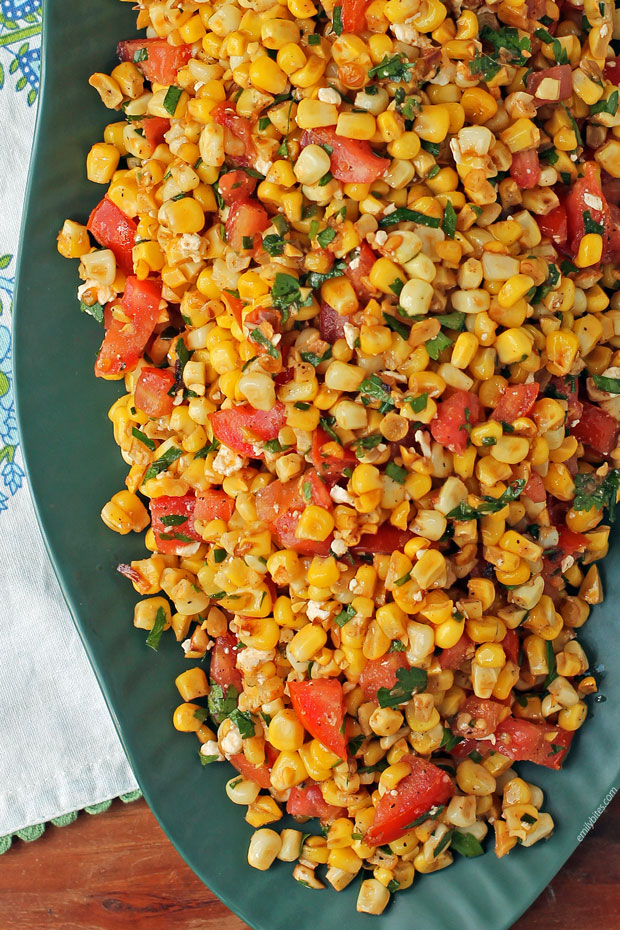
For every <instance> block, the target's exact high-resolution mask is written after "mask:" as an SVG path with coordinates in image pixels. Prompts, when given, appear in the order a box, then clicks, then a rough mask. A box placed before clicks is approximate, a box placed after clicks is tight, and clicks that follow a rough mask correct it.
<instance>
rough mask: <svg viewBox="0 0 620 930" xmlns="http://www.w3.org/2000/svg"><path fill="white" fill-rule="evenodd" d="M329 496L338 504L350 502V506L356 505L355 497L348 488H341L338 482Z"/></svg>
mask: <svg viewBox="0 0 620 930" xmlns="http://www.w3.org/2000/svg"><path fill="white" fill-rule="evenodd" d="M329 496H330V497H331V499H332V500H333V501H335V502H336V503H337V504H349V506H350V507H354V506H355V499H354V498H353V497H352V496H351V495H350V494H349V492H348V491H347V489H346V488H340V487H338V485H337V484H335V485H334V487H333V488H332V489H331V491H330V492H329Z"/></svg>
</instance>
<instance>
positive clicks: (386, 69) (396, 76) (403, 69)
mask: <svg viewBox="0 0 620 930" xmlns="http://www.w3.org/2000/svg"><path fill="white" fill-rule="evenodd" d="M412 68H413V65H412V64H411V62H409V61H407V60H406V58H404V57H403V56H402V55H394V56H393V57H392V58H389V57H388V56H387V55H384V56H383V59H382V60H381V61H380V62H379V64H378V65H375V66H374V67H373V68H370V69H369V71H368V77H369V78H377V80H378V81H384V80H385V81H410V80H411V69H412Z"/></svg>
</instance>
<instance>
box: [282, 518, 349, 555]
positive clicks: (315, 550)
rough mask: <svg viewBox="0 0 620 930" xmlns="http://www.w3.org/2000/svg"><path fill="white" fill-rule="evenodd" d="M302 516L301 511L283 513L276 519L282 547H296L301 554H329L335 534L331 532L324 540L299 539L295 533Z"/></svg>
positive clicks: (296, 550)
mask: <svg viewBox="0 0 620 930" xmlns="http://www.w3.org/2000/svg"><path fill="white" fill-rule="evenodd" d="M300 516H301V511H299V512H297V513H283V514H282V516H281V517H278V519H277V520H275V521H274V524H273V528H274V530H275V533H276V536H277V537H278V540H279V542H280V545H281V546H282V548H283V549H294V550H295V552H299V554H300V555H320V556H327V555H329V551H330V548H331V544H332V541H333V538H334V537H333V534H330V535H329V536H328V537H327V539H324V540H318V539H299V538H298V537H297V536H296V535H295V530H296V529H297V524H298V523H299V517H300Z"/></svg>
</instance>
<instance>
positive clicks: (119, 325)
mask: <svg viewBox="0 0 620 930" xmlns="http://www.w3.org/2000/svg"><path fill="white" fill-rule="evenodd" d="M160 300H161V281H152V280H149V279H146V280H145V281H139V280H138V278H135V277H133V276H130V277H129V278H127V281H126V283H125V293H124V294H123V298H122V301H121V306H122V308H123V312H124V314H125V316H127V317H128V318H129V323H123V322H121V321H120V320H117V319H116V318H114V319H113V320H112V322H111V323H110V327H109V329H107V330H106V334H105V337H104V340H103V343H102V345H101V348H100V349H99V355H98V356H97V361H96V362H95V374H96V375H97V377H98V378H109V379H112V380H114V379H118V378H122V377H123V375H124V374H125V372H126V371H131V370H132V369H134V368H135V367H136V365H137V363H138V359H139V358H140V356H141V355H142V353H143V351H144V347H145V345H146V344H147V342H148V340H149V338H150V336H151V334H152V332H153V330H154V329H155V324H156V323H157V318H158V317H159V302H160Z"/></svg>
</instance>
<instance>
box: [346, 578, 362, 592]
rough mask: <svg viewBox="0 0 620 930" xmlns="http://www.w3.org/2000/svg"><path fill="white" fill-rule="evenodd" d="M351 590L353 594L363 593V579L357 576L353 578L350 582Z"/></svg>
mask: <svg viewBox="0 0 620 930" xmlns="http://www.w3.org/2000/svg"><path fill="white" fill-rule="evenodd" d="M349 591H350V592H351V594H362V593H363V591H364V585H363V584H362V582H361V581H358V579H357V578H351V581H350V582H349Z"/></svg>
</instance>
